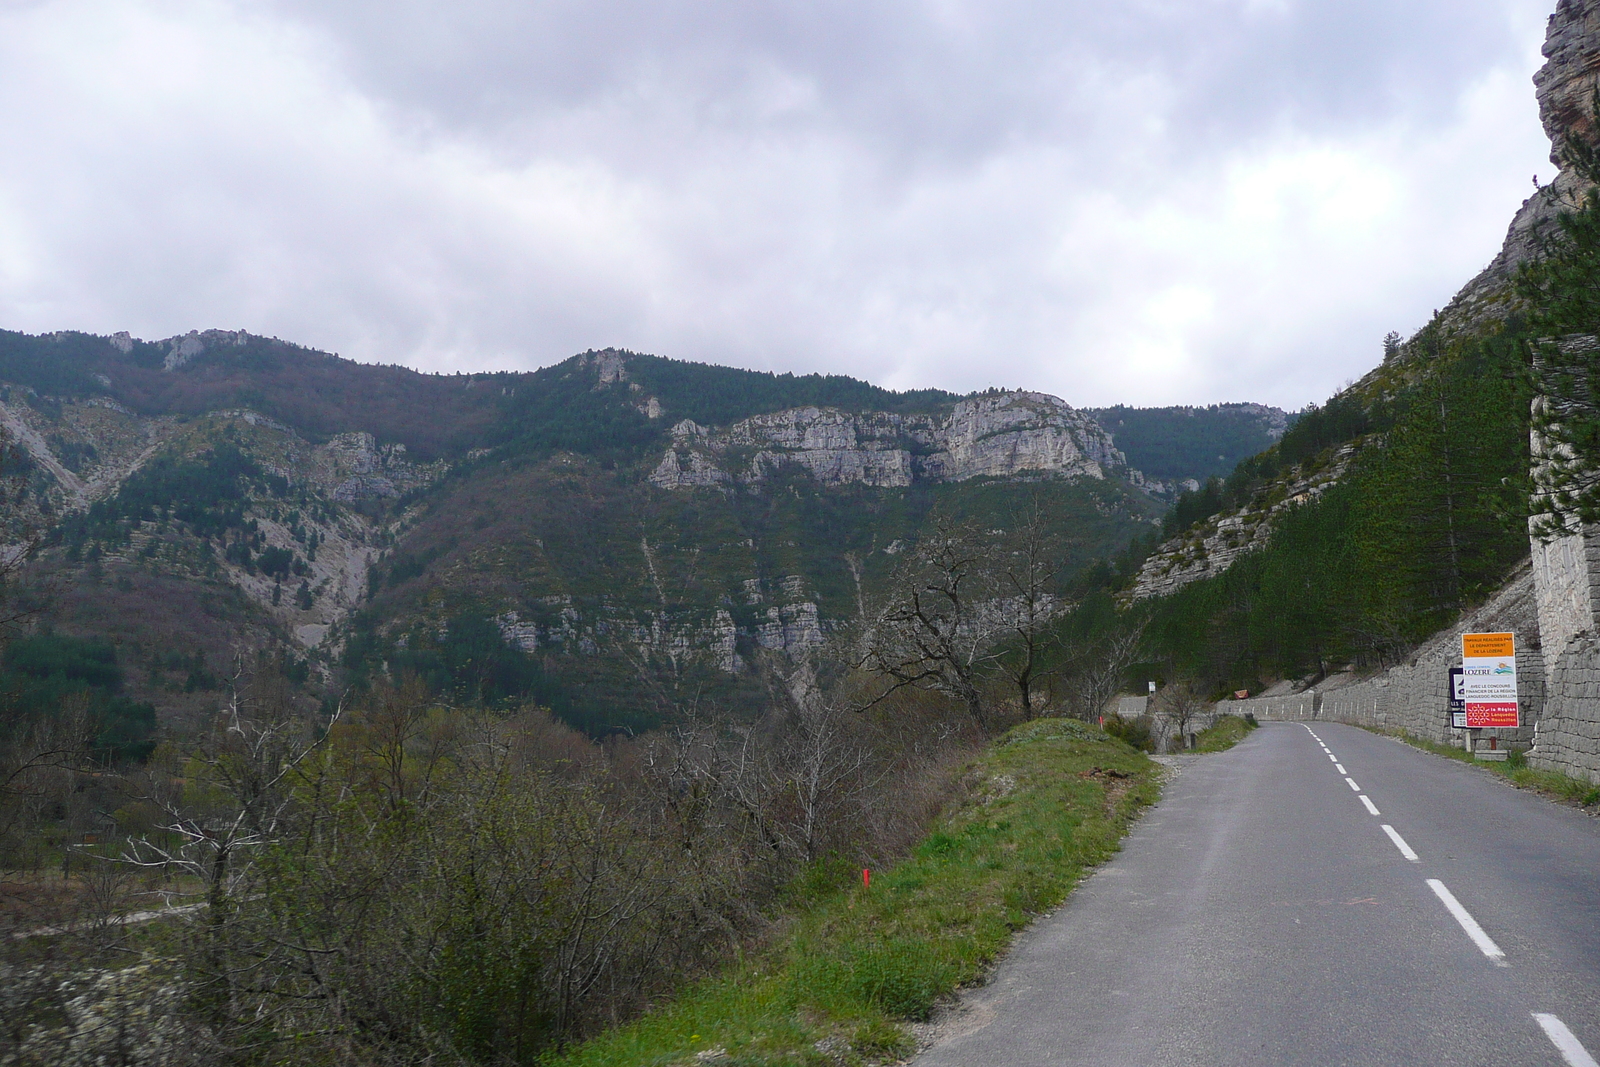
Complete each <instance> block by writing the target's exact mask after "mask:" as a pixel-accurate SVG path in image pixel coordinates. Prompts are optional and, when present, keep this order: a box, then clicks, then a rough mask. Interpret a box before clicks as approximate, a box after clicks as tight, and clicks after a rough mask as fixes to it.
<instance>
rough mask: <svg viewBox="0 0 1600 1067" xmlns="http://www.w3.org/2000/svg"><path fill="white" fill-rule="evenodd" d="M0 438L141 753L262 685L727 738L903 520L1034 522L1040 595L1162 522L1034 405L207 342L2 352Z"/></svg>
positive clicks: (1099, 456) (912, 523)
mask: <svg viewBox="0 0 1600 1067" xmlns="http://www.w3.org/2000/svg"><path fill="white" fill-rule="evenodd" d="M699 420H705V421H703V422H702V421H699ZM0 427H3V428H4V430H5V431H6V433H7V434H8V435H9V437H10V438H11V439H12V440H14V441H16V442H17V443H18V444H20V445H21V446H22V448H23V451H24V453H25V454H24V456H23V457H22V458H21V460H20V461H19V462H20V464H21V470H22V473H24V474H25V475H26V478H27V482H28V489H27V491H26V493H25V494H24V495H23V497H22V498H21V499H19V500H17V501H15V502H14V503H13V506H11V507H10V508H9V510H8V512H7V514H5V515H4V516H0V518H4V519H5V520H7V522H8V523H9V525H10V528H11V529H12V530H13V531H17V530H20V529H22V528H25V527H31V528H33V529H34V530H36V531H39V532H41V533H43V534H44V535H45V538H46V541H45V547H44V549H43V551H42V553H41V555H40V557H39V573H40V576H41V577H44V576H46V575H48V582H47V583H46V585H47V586H48V587H49V590H50V595H49V596H48V597H47V598H41V600H40V601H39V604H40V607H41V615H40V619H41V621H42V622H45V623H48V624H49V625H53V626H55V627H57V629H58V630H59V631H60V632H62V633H63V634H65V635H67V636H68V637H77V638H96V639H98V638H106V639H108V640H110V641H111V644H112V647H113V648H114V649H115V650H116V655H117V657H118V662H117V667H118V669H119V670H121V671H122V673H123V676H124V678H125V679H126V681H125V685H124V689H125V692H126V693H127V695H128V697H129V699H131V700H135V701H147V702H149V703H151V704H154V705H155V706H156V707H157V708H158V709H160V711H161V713H162V716H163V719H164V721H167V722H169V723H170V722H172V721H175V720H183V719H184V718H186V717H189V716H193V715H197V714H199V713H200V712H201V711H203V710H204V709H205V708H206V707H208V706H210V705H211V704H214V702H215V699H216V696H215V693H216V687H217V686H218V685H220V684H222V683H221V679H225V678H227V677H230V676H232V675H233V674H234V673H236V672H237V671H239V670H240V669H243V668H245V667H247V666H248V665H249V664H253V663H256V662H258V661H259V660H260V659H261V658H262V657H265V658H266V659H267V660H270V661H273V662H277V663H279V664H280V665H282V666H283V669H284V670H286V671H287V672H288V673H289V674H290V675H291V676H293V677H294V678H296V679H298V681H297V683H296V684H297V685H299V686H301V688H302V696H303V697H304V698H305V699H317V698H319V697H320V694H322V693H325V692H327V691H328V688H329V687H336V686H340V685H344V684H346V683H347V682H349V681H351V680H358V679H360V678H362V677H372V676H375V675H385V676H388V677H398V676H400V675H404V674H408V673H409V674H416V675H418V676H421V677H423V678H425V679H426V680H427V681H429V683H430V684H432V685H434V686H436V687H439V688H443V689H448V690H451V691H457V692H459V693H460V694H462V698H463V699H470V700H484V701H488V702H490V703H494V702H497V701H502V700H506V701H510V700H523V699H533V700H537V701H539V702H541V703H544V704H546V705H549V706H551V707H552V708H554V709H556V710H557V711H558V712H559V713H560V714H562V715H563V716H565V717H566V718H567V719H568V720H569V721H571V722H573V723H576V724H579V725H581V726H583V727H584V728H586V729H590V730H593V731H596V732H603V731H605V730H609V729H619V728H628V729H638V728H641V727H646V726H649V725H651V724H652V723H654V722H657V721H660V719H661V718H662V717H663V716H666V715H670V714H672V713H673V712H672V709H673V708H675V707H680V706H689V705H696V706H702V707H707V708H712V707H715V708H722V709H731V708H738V707H747V706H748V707H754V706H758V705H759V704H760V703H761V701H760V700H758V699H755V697H756V696H759V693H758V690H760V688H761V687H762V686H764V685H766V684H767V683H768V681H770V678H768V676H767V675H766V674H765V673H764V672H765V671H767V669H768V666H767V665H768V664H769V661H771V660H772V659H773V657H777V658H779V659H784V658H786V657H787V658H791V659H792V657H794V656H797V655H801V654H804V653H805V652H806V651H807V650H808V649H811V648H814V647H816V646H817V644H818V643H819V642H821V641H823V640H824V639H825V638H826V636H827V634H828V633H830V632H831V631H832V630H833V629H835V628H836V627H837V626H838V625H839V624H840V622H841V620H843V619H845V618H846V617H848V616H849V615H851V614H853V613H854V612H855V611H856V610H858V608H859V605H860V603H861V601H860V595H861V594H862V593H863V592H867V593H870V591H871V589H872V588H873V586H874V583H876V582H879V581H881V580H882V578H883V577H884V576H885V575H886V574H887V573H888V572H889V571H890V570H891V569H892V568H893V566H894V565H895V562H896V557H897V555H898V553H899V552H901V551H902V549H903V548H904V547H905V546H906V545H907V544H909V543H912V542H914V541H915V540H916V539H917V538H918V537H919V536H920V534H921V531H922V527H923V523H924V522H925V521H926V520H927V518H928V516H929V515H930V514H931V513H932V512H933V511H934V509H942V510H943V511H945V512H949V513H954V514H957V515H962V516H965V517H968V518H970V519H973V520H975V521H977V522H978V523H980V524H981V525H982V527H983V528H984V529H987V530H990V531H996V532H998V531H1002V530H1004V529H1006V528H1008V527H1009V526H1010V525H1011V524H1012V523H1013V522H1014V518H1015V516H1016V515H1017V514H1020V513H1022V512H1023V511H1025V510H1027V509H1030V508H1032V507H1033V506H1034V505H1035V503H1037V504H1038V506H1039V507H1041V508H1043V509H1044V511H1045V513H1046V514H1047V515H1048V516H1050V518H1051V520H1052V521H1053V522H1054V523H1055V524H1056V525H1057V527H1058V528H1059V529H1060V530H1063V531H1070V535H1069V537H1070V542H1071V547H1070V550H1069V552H1068V554H1067V557H1066V558H1064V559H1063V560H1062V561H1061V564H1062V566H1063V567H1064V568H1066V569H1067V570H1069V571H1073V570H1077V569H1080V568H1084V567H1087V566H1089V565H1091V564H1093V563H1094V562H1096V561H1097V560H1101V559H1104V558H1106V557H1107V556H1109V555H1111V554H1114V553H1116V552H1118V551H1120V550H1121V549H1122V548H1123V547H1124V546H1126V545H1127V544H1128V543H1130V541H1131V540H1132V539H1133V538H1134V537H1136V536H1137V535H1138V534H1139V533H1140V532H1141V531H1143V530H1148V529H1149V527H1150V524H1151V522H1152V520H1153V519H1154V518H1155V516H1157V515H1158V514H1159V513H1160V511H1161V509H1162V505H1161V504H1160V502H1159V501H1157V500H1155V499H1153V498H1152V497H1151V496H1150V495H1149V494H1148V493H1146V492H1144V491H1142V490H1141V488H1140V487H1139V486H1138V484H1137V482H1138V475H1137V472H1133V471H1130V470H1129V469H1128V468H1127V465H1126V463H1125V462H1124V460H1123V457H1122V455H1121V453H1120V452H1118V451H1117V450H1116V448H1115V447H1114V446H1113V445H1112V442H1111V440H1110V437H1109V435H1108V434H1107V433H1106V432H1105V431H1104V430H1103V429H1102V428H1101V427H1100V426H1099V424H1097V423H1096V422H1094V420H1092V419H1090V418H1089V417H1088V416H1086V415H1084V414H1083V413H1081V412H1078V411H1076V410H1074V409H1073V408H1072V407H1070V406H1069V405H1068V404H1066V403H1065V402H1064V401H1062V400H1060V399H1059V398H1056V397H1050V396H1046V395H1044V394H1037V393H1024V392H1002V391H993V390H991V391H989V392H986V393H982V394H975V395H973V396H971V397H965V398H963V397H959V396H956V395H954V394H951V393H945V392H941V391H937V390H924V391H918V392H911V393H897V392H894V391H891V390H885V389H881V388H878V387H877V386H874V385H871V384H870V383H866V382H860V381H856V380H854V379H850V378H845V377H839V376H828V377H824V376H819V375H809V376H801V377H795V376H793V375H778V374H764V373H758V372H751V371H740V370H734V369H730V368H725V367H709V366H704V365H699V364H693V363H685V362H680V361H675V360H667V359H662V358H660V357H654V356H646V355H639V354H635V353H628V352H620V351H615V350H605V351H591V352H586V353H583V354H581V355H578V356H574V357H573V358H571V359H568V360H565V361H563V362H562V363H559V364H557V365H555V366H552V367H547V368H544V369H542V370H539V371H536V372H532V373H527V374H510V373H503V374H485V375H426V374H419V373H417V372H415V371H410V370H407V369H405V368H400V367H370V366H364V365H361V364H356V363H353V362H351V361H349V360H344V359H340V358H338V357H336V356H331V355H328V354H326V353H321V352H315V351H312V350H310V349H305V348H301V347H298V346H295V345H292V344H288V343H286V342H282V341H277V340H272V339H267V338H260V337H254V336H252V335H248V334H242V333H230V332H225V331H209V332H206V333H192V334H188V335H185V336H181V337H174V338H170V339H167V340H165V341H161V342H155V343H148V342H143V341H136V340H134V339H132V338H129V337H126V336H118V337H110V338H105V337H93V336H90V335H87V334H79V333H63V334H55V335H47V336H42V337H30V336H27V335H23V334H16V333H4V334H0ZM885 464H887V465H888V466H884V465H885ZM668 467H671V471H670V472H667V468H668ZM880 467H881V468H882V469H883V470H885V471H890V468H892V471H890V473H892V474H894V476H893V477H882V478H880V477H876V476H869V475H870V474H871V472H873V471H877V470H878V469H879V468H880ZM668 473H671V474H672V476H671V477H669V476H668ZM702 476H703V477H702ZM19 536H20V535H19V534H15V533H14V534H13V535H12V536H11V538H10V539H11V540H13V541H15V540H17V538H18V537H19ZM858 583H859V584H858ZM102 613H105V614H104V615H102ZM96 647H99V646H96ZM752 687H754V688H752Z"/></svg>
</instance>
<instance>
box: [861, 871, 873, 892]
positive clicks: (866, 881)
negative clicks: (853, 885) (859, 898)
mask: <svg viewBox="0 0 1600 1067" xmlns="http://www.w3.org/2000/svg"><path fill="white" fill-rule="evenodd" d="M861 888H862V889H871V888H872V872H871V871H869V870H867V869H866V868H865V867H863V868H861Z"/></svg>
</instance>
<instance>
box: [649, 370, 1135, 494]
mask: <svg viewBox="0 0 1600 1067" xmlns="http://www.w3.org/2000/svg"><path fill="white" fill-rule="evenodd" d="M786 466H796V467H801V468H804V469H805V470H807V471H809V472H810V473H811V475H812V476H813V477H815V478H816V479H817V481H819V482H821V483H822V484H824V485H844V484H849V483H857V484H861V485H871V486H884V487H892V486H906V485H910V484H911V483H912V482H913V481H917V480H922V479H927V480H930V481H943V482H960V481H966V480H967V479H969V478H978V477H983V476H990V477H1015V476H1018V475H1027V474H1053V475H1059V476H1064V477H1069V478H1097V479H1098V478H1104V477H1105V476H1106V474H1107V473H1108V472H1117V473H1126V472H1127V460H1126V459H1125V458H1124V457H1123V455H1122V453H1121V452H1119V451H1117V449H1116V447H1115V446H1114V445H1113V444H1112V441H1111V436H1110V435H1109V434H1107V433H1106V432H1105V430H1104V429H1102V428H1101V427H1100V425H1099V424H1098V423H1096V422H1095V421H1094V420H1093V419H1091V418H1089V417H1088V416H1086V415H1084V414H1082V413H1081V412H1078V411H1075V410H1074V409H1073V408H1072V407H1071V406H1070V405H1068V404H1067V403H1066V402H1065V401H1063V400H1061V399H1059V398H1058V397H1053V396H1049V395H1047V394H1045V393H1028V392H1014V393H990V394H986V395H984V396H978V397H972V398H970V399H967V400H962V401H960V402H959V403H957V404H956V405H955V406H954V407H953V408H952V409H951V410H950V411H949V412H948V413H947V414H936V415H899V414H895V413H893V412H886V411H872V412H863V413H850V412H845V411H841V410H839V409H838V408H817V407H804V408H792V409H790V410H788V411H777V412H772V413H770V414H766V415H757V416H755V417H754V418H749V419H745V420H743V421H741V422H736V423H734V424H733V425H731V426H729V427H727V428H726V429H724V430H712V429H708V428H706V427H703V426H700V425H698V424H696V423H694V422H692V421H690V420H688V419H685V420H683V421H682V422H680V423H678V424H677V425H676V426H674V427H673V428H672V447H671V448H670V449H668V450H667V452H666V454H665V455H664V456H662V458H661V463H660V464H659V465H658V466H657V467H656V470H655V472H654V473H653V474H652V475H651V476H650V480H651V481H652V482H654V483H655V484H656V485H658V486H660V487H661V488H663V489H686V488H694V487H701V486H728V485H735V484H738V485H750V486H758V485H760V483H762V482H764V481H766V480H767V479H768V478H770V477H771V476H772V475H774V474H776V473H777V472H778V471H780V470H782V469H783V468H784V467H786Z"/></svg>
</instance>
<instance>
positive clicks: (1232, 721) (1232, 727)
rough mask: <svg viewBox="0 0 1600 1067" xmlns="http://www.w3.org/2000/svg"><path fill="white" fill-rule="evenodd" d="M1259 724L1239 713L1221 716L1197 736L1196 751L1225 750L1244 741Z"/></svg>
mask: <svg viewBox="0 0 1600 1067" xmlns="http://www.w3.org/2000/svg"><path fill="white" fill-rule="evenodd" d="M1258 725H1259V724H1258V723H1256V722H1254V721H1246V720H1244V719H1241V718H1240V717H1239V716H1237V715H1223V716H1220V717H1219V718H1218V719H1217V721H1216V722H1214V723H1212V724H1211V726H1210V728H1209V729H1206V730H1202V731H1201V732H1200V735H1199V736H1198V737H1196V738H1195V746H1194V749H1193V751H1195V752H1225V751H1227V750H1228V749H1230V748H1232V747H1233V746H1234V745H1237V744H1238V743H1239V742H1240V741H1243V740H1244V739H1245V738H1246V737H1248V736H1249V734H1250V731H1251V730H1254V729H1255V728H1256V727H1257V726H1258Z"/></svg>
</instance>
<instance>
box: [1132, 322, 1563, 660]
mask: <svg viewBox="0 0 1600 1067" xmlns="http://www.w3.org/2000/svg"><path fill="white" fill-rule="evenodd" d="M1528 341H1529V335H1528V333H1527V332H1526V329H1525V328H1523V327H1520V326H1519V325H1518V324H1516V323H1512V324H1510V325H1507V326H1505V327H1501V328H1497V329H1495V330H1493V331H1492V332H1489V333H1487V334H1486V335H1479V336H1470V335H1469V336H1461V335H1456V336H1449V335H1446V334H1445V333H1444V332H1443V330H1441V328H1440V325H1439V324H1438V323H1435V324H1432V325H1430V326H1429V327H1428V328H1426V329H1424V330H1423V331H1422V332H1421V333H1419V334H1418V335H1417V336H1416V337H1414V338H1413V339H1412V340H1411V341H1410V342H1409V343H1408V344H1407V345H1406V346H1405V347H1404V348H1403V349H1402V350H1401V351H1400V352H1398V353H1397V354H1396V355H1395V356H1394V357H1393V358H1392V359H1391V360H1390V361H1389V362H1387V363H1385V364H1384V365H1383V366H1382V367H1380V368H1379V369H1378V370H1376V371H1374V372H1373V373H1372V374H1370V375H1369V376H1368V377H1367V378H1365V379H1364V380H1363V381H1362V382H1361V383H1359V384H1358V385H1356V386H1354V387H1352V388H1351V389H1350V390H1348V391H1346V392H1344V393H1341V394H1339V395H1337V396H1335V397H1333V398H1332V399H1330V400H1329V402H1328V403H1327V404H1325V405H1322V406H1320V407H1316V408H1313V409H1311V410H1308V411H1307V412H1306V413H1305V414H1304V415H1302V416H1301V418H1300V419H1299V420H1298V421H1297V422H1296V423H1295V424H1294V425H1293V426H1292V427H1291V428H1290V429H1289V431H1288V432H1287V433H1286V434H1285V435H1284V437H1283V439H1282V440H1281V441H1280V442H1278V444H1276V445H1275V446H1273V447H1272V448H1270V449H1268V450H1266V451H1265V452H1262V453H1261V454H1260V455H1257V456H1254V457H1251V458H1250V459H1247V460H1245V461H1244V462H1242V463H1240V464H1239V465H1238V466H1237V467H1236V468H1235V469H1234V471H1233V472H1232V473H1231V474H1230V475H1229V476H1228V477H1227V478H1225V479H1221V478H1216V479H1212V480H1211V481H1209V482H1208V483H1207V484H1206V485H1205V486H1204V487H1202V489H1200V490H1199V491H1197V492H1191V493H1187V494H1185V495H1184V496H1183V497H1182V498H1180V499H1179V501H1178V503H1177V505H1176V506H1175V507H1174V508H1173V510H1172V511H1171V512H1170V513H1169V515H1168V517H1167V520H1166V524H1165V526H1164V536H1165V537H1166V538H1168V539H1169V540H1168V541H1167V542H1166V544H1165V545H1164V546H1163V550H1162V551H1163V553H1164V554H1165V555H1158V556H1157V557H1156V558H1155V559H1153V560H1151V561H1149V562H1147V564H1146V568H1147V569H1149V570H1155V569H1158V568H1159V567H1160V566H1163V565H1170V564H1171V563H1173V562H1175V560H1174V557H1178V558H1181V557H1182V556H1183V554H1184V553H1185V552H1191V553H1193V552H1197V551H1198V552H1200V553H1202V554H1203V553H1204V552H1205V551H1207V548H1206V545H1205V543H1204V542H1205V540H1206V539H1207V538H1216V536H1217V529H1218V521H1219V519H1221V518H1222V517H1224V516H1236V517H1237V521H1239V522H1241V523H1244V522H1254V521H1266V520H1264V519H1261V518H1260V517H1262V516H1265V515H1267V514H1268V513H1269V512H1270V511H1272V510H1273V509H1278V510H1277V511H1276V512H1275V513H1274V514H1273V517H1272V519H1271V520H1270V523H1269V526H1270V534H1269V535H1268V538H1267V540H1266V541H1265V544H1264V546H1263V547H1261V548H1260V549H1259V550H1257V551H1250V552H1244V553H1243V554H1241V555H1239V556H1238V557H1237V558H1236V559H1234V560H1233V562H1232V564H1231V566H1228V567H1227V569H1226V570H1224V571H1223V572H1222V573H1221V574H1220V575H1215V576H1212V577H1207V578H1204V579H1201V580H1199V581H1194V582H1191V583H1189V584H1187V585H1184V586H1183V587H1182V588H1181V589H1179V590H1178V591H1177V592H1175V593H1173V594H1172V595H1170V596H1164V597H1158V598H1155V599H1152V600H1148V601H1142V602H1141V603H1140V604H1139V605H1138V606H1137V607H1136V610H1137V611H1140V612H1143V613H1147V617H1148V621H1147V626H1148V629H1147V631H1146V632H1147V641H1148V655H1149V656H1150V657H1151V659H1152V660H1154V661H1157V662H1159V663H1160V664H1162V666H1163V668H1164V669H1165V670H1167V671H1170V672H1172V673H1173V674H1181V675H1184V676H1189V677H1194V678H1198V679H1202V680H1203V681H1204V682H1205V684H1206V685H1207V687H1208V688H1210V689H1212V690H1224V689H1241V688H1257V687H1259V686H1260V685H1261V684H1262V683H1263V682H1264V681H1271V680H1274V679H1278V678H1301V677H1317V676H1321V675H1323V674H1325V673H1327V672H1328V671H1330V670H1333V669H1337V668H1342V667H1345V666H1346V665H1354V666H1356V667H1378V666H1383V665H1386V664H1390V663H1393V662H1395V661H1396V660H1397V659H1399V658H1401V657H1403V656H1404V655H1405V654H1406V653H1407V652H1408V651H1409V650H1410V648H1411V647H1412V646H1413V645H1414V644H1416V643H1417V642H1419V641H1421V640H1422V639H1423V638H1424V637H1426V636H1427V635H1428V634H1430V633H1431V632H1432V631H1433V630H1435V629H1437V628H1438V627H1439V626H1441V625H1444V624H1446V623H1447V622H1449V621H1450V620H1452V619H1453V618H1454V617H1455V615H1456V614H1457V613H1459V612H1460V611H1461V610H1462V609H1463V608H1464V607H1467V606H1469V605H1471V604H1475V603H1477V602H1479V601H1481V600H1482V599H1483V598H1484V597H1485V596H1486V595H1487V594H1488V593H1489V592H1490V591H1492V590H1493V589H1494V588H1495V586H1496V585H1498V583H1499V582H1500V580H1501V579H1502V578H1503V577H1504V575H1505V574H1506V573H1507V572H1508V571H1509V570H1510V568H1511V566H1512V565H1513V564H1514V563H1516V562H1517V561H1518V560H1521V559H1522V558H1524V557H1525V556H1526V554H1527V550H1528V549H1527V510H1526V507H1527V506H1526V495H1527V478H1528V462H1529V457H1528V425H1529V415H1528V411H1529V401H1530V399H1531V396H1532V392H1531V388H1530V384H1529V378H1528V374H1527V368H1528V358H1529V357H1528ZM1335 466H1337V467H1338V468H1339V473H1338V476H1337V478H1336V479H1335V480H1334V481H1332V482H1331V483H1330V484H1328V487H1327V488H1326V489H1324V490H1323V491H1321V492H1320V493H1318V494H1317V495H1316V496H1315V497H1312V496H1311V495H1310V494H1306V493H1301V494H1299V495H1300V496H1302V497H1303V499H1298V500H1297V499H1295V495H1293V494H1294V492H1295V489H1296V483H1297V482H1303V481H1305V480H1307V479H1310V478H1314V477H1315V476H1316V475H1318V474H1319V473H1322V472H1325V471H1327V470H1329V469H1330V468H1333V467H1335ZM1244 528H1245V527H1244V526H1242V525H1241V527H1240V529H1244ZM1243 536H1244V535H1243V534H1241V535H1240V537H1241V538H1242V537H1243ZM1223 537H1224V539H1225V538H1226V532H1224V534H1223ZM1213 550H1214V548H1213Z"/></svg>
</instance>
